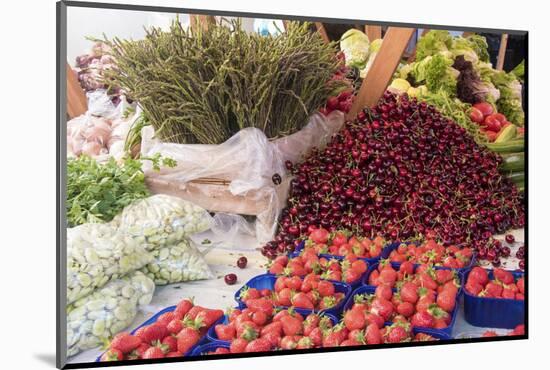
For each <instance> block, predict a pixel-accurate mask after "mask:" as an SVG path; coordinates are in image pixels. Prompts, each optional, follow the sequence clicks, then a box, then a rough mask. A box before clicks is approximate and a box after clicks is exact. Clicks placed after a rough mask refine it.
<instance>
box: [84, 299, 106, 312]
mask: <svg viewBox="0 0 550 370" xmlns="http://www.w3.org/2000/svg"><path fill="white" fill-rule="evenodd" d="M104 307H105V300H104V299H96V300H93V301H90V302H88V304H87V308H88V309H89V310H90V311H99V310H102V309H103V308H104Z"/></svg>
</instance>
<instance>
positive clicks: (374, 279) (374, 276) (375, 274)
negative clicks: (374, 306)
mask: <svg viewBox="0 0 550 370" xmlns="http://www.w3.org/2000/svg"><path fill="white" fill-rule="evenodd" d="M379 278H380V272H379V271H378V270H374V271H372V272H371V273H370V274H369V285H372V286H377V285H379V280H378V279H379Z"/></svg>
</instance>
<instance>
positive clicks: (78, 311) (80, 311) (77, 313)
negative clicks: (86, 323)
mask: <svg viewBox="0 0 550 370" xmlns="http://www.w3.org/2000/svg"><path fill="white" fill-rule="evenodd" d="M86 312H88V309H87V308H86V306H81V307H78V308H75V309H74V310H72V311H71V313H70V314H69V318H70V319H71V320H73V319H75V318H76V319H83V318H84V317H85V316H86Z"/></svg>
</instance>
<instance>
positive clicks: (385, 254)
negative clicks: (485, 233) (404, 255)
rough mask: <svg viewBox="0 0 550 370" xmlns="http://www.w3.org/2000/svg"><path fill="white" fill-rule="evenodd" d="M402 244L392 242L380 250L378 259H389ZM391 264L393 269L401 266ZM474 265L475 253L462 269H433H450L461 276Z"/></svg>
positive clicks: (399, 263) (398, 263)
mask: <svg viewBox="0 0 550 370" xmlns="http://www.w3.org/2000/svg"><path fill="white" fill-rule="evenodd" d="M402 243H403V242H399V241H397V242H393V243H391V244H390V245H388V246H387V247H385V248H384V249H383V250H382V253H381V254H380V258H379V259H381V260H384V259H387V258H389V257H390V254H391V252H393V251H394V250H396V249H397V248H398V247H399V246H400V245H401V244H402ZM409 244H415V245H419V243H418V242H416V243H409ZM390 263H391V264H392V266H393V267H396V268H399V266H401V262H390ZM475 263H476V255H475V252H474V253H473V254H472V258H471V259H470V263H468V265H467V266H465V267H462V268H451V267H445V266H434V267H438V268H445V269H450V270H456V271H458V272H460V273H462V274H465V273H466V272H468V271H469V270H470V269H471V268H472V267H473V266H474V265H475ZM415 265H421V264H420V263H415Z"/></svg>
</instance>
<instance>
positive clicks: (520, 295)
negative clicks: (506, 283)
mask: <svg viewBox="0 0 550 370" xmlns="http://www.w3.org/2000/svg"><path fill="white" fill-rule="evenodd" d="M516 299H517V300H520V301H523V300H524V299H525V296H524V295H523V294H522V293H516Z"/></svg>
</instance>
